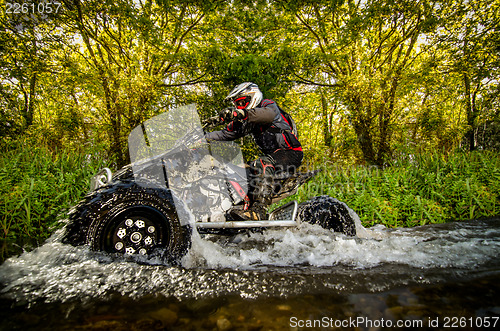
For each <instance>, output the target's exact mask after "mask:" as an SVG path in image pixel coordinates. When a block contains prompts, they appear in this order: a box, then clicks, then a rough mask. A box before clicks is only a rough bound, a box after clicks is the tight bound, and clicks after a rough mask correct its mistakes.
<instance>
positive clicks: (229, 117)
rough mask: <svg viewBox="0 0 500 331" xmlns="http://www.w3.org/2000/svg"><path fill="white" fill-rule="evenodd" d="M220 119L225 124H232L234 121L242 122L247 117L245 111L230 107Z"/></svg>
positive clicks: (223, 112) (221, 114) (224, 110)
mask: <svg viewBox="0 0 500 331" xmlns="http://www.w3.org/2000/svg"><path fill="white" fill-rule="evenodd" d="M219 116H220V119H221V120H222V121H224V122H231V121H234V120H241V119H244V118H245V117H246V112H245V110H244V109H237V108H234V107H228V108H226V109H223V110H222V111H221V112H220V113H219Z"/></svg>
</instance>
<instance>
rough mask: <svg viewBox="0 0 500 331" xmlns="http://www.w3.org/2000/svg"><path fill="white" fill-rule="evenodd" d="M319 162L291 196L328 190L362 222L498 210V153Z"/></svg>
mask: <svg viewBox="0 0 500 331" xmlns="http://www.w3.org/2000/svg"><path fill="white" fill-rule="evenodd" d="M322 168H323V171H322V172H321V173H320V174H319V175H318V176H317V177H316V178H314V179H313V180H312V181H311V182H309V183H308V184H306V185H304V186H303V187H302V188H301V189H299V192H298V194H297V196H295V197H294V198H295V199H297V198H298V200H299V201H305V200H307V199H309V198H311V197H313V196H316V195H322V194H328V195H330V196H332V197H335V198H337V199H339V200H341V201H344V202H345V203H347V205H349V206H350V207H351V208H352V209H353V210H354V211H356V212H357V213H358V215H359V216H360V218H361V221H362V223H363V224H364V225H365V226H370V225H374V224H377V223H380V224H384V225H386V226H390V227H399V226H415V225H423V224H426V223H443V222H446V221H451V220H466V219H477V218H481V217H491V216H496V215H498V214H500V158H499V154H498V153H493V152H474V153H467V154H466V153H456V154H451V155H449V156H444V155H418V156H411V157H410V156H409V157H407V158H405V159H399V160H396V161H394V162H393V163H392V164H391V165H390V166H388V167H386V168H384V169H379V168H377V167H370V168H368V167H362V166H344V167H338V166H336V165H333V164H330V165H323V166H322Z"/></svg>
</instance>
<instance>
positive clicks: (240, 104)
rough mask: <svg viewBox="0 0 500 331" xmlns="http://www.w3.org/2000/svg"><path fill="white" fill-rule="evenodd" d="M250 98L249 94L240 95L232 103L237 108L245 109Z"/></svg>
mask: <svg viewBox="0 0 500 331" xmlns="http://www.w3.org/2000/svg"><path fill="white" fill-rule="evenodd" d="M250 99H251V97H249V96H246V97H240V98H237V99H235V100H233V104H234V106H235V107H236V108H238V109H245V108H246V107H247V106H248V104H250Z"/></svg>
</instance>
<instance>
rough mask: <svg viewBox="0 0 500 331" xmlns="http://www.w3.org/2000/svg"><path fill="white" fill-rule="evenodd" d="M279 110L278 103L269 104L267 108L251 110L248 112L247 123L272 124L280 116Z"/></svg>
mask: <svg viewBox="0 0 500 331" xmlns="http://www.w3.org/2000/svg"><path fill="white" fill-rule="evenodd" d="M279 114H280V112H279V109H278V106H277V105H276V103H274V102H272V103H268V104H267V105H266V106H265V107H259V108H254V109H249V110H248V111H247V121H248V122H249V123H255V124H260V125H263V124H271V123H273V121H274V120H275V118H276V116H277V115H279Z"/></svg>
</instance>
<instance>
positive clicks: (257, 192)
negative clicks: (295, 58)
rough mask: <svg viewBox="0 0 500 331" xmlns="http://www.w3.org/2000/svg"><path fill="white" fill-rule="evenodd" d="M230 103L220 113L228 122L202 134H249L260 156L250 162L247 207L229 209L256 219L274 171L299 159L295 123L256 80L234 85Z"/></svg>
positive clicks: (230, 137)
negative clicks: (230, 104) (261, 153)
mask: <svg viewBox="0 0 500 331" xmlns="http://www.w3.org/2000/svg"><path fill="white" fill-rule="evenodd" d="M226 100H230V101H231V102H232V103H233V105H234V107H230V108H226V109H224V110H223V111H222V112H221V113H220V117H221V119H223V120H224V121H225V122H229V124H228V125H227V127H226V128H224V129H223V130H221V131H214V132H210V133H207V134H206V135H205V137H206V139H207V141H211V140H218V141H227V140H235V139H238V138H241V137H244V136H246V135H248V134H252V136H253V137H254V139H255V142H256V143H257V145H258V146H259V148H260V149H261V151H262V152H263V154H264V155H263V156H261V157H259V158H258V159H256V160H254V161H253V162H251V163H250V175H251V181H250V185H249V194H248V195H249V196H250V200H251V206H250V208H249V209H248V210H245V209H246V208H244V209H235V210H233V213H235V214H236V216H238V217H240V218H242V219H252V220H260V219H263V218H264V217H265V207H264V206H265V205H269V204H270V203H271V201H270V199H269V197H270V194H271V193H272V192H271V191H272V189H273V178H274V176H275V175H276V174H278V173H280V172H282V171H287V172H294V171H295V170H296V169H297V168H298V167H299V166H300V164H301V163H302V158H303V156H304V154H303V152H302V146H301V144H300V142H299V140H298V139H297V134H296V129H295V125H294V123H293V120H292V119H291V118H290V117H289V115H288V114H287V113H285V112H284V111H282V110H281V109H280V108H279V107H278V105H277V104H276V102H274V101H273V100H270V99H263V96H262V92H261V91H260V90H259V87H258V86H257V84H254V83H251V82H245V83H242V84H240V85H238V86H236V87H235V88H234V89H233V90H232V91H231V93H229V95H228V96H227V97H226Z"/></svg>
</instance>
